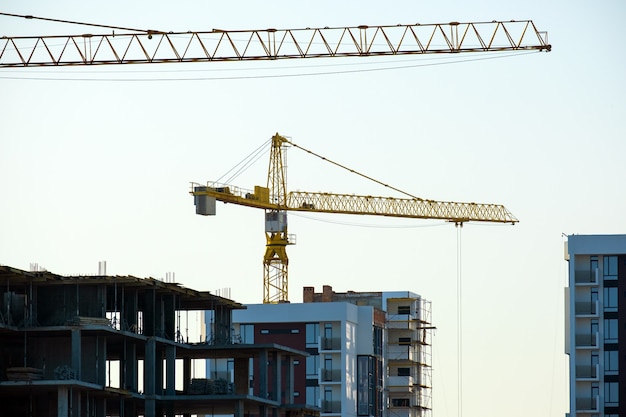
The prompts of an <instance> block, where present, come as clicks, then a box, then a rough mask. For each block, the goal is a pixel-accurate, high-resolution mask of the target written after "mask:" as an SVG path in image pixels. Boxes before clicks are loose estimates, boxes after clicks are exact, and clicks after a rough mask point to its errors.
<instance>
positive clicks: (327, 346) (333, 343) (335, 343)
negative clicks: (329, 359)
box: [321, 337, 341, 350]
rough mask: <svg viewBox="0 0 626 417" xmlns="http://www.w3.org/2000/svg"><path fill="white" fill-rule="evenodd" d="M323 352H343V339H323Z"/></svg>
mask: <svg viewBox="0 0 626 417" xmlns="http://www.w3.org/2000/svg"><path fill="white" fill-rule="evenodd" d="M321 350H341V338H339V337H322V349H321Z"/></svg>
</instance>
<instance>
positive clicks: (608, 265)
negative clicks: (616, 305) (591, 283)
mask: <svg viewBox="0 0 626 417" xmlns="http://www.w3.org/2000/svg"><path fill="white" fill-rule="evenodd" d="M604 279H606V280H614V279H617V256H605V257H604Z"/></svg>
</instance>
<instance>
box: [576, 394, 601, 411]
mask: <svg viewBox="0 0 626 417" xmlns="http://www.w3.org/2000/svg"><path fill="white" fill-rule="evenodd" d="M598 403H599V401H598V396H594V397H578V398H576V413H598V412H599V410H598Z"/></svg>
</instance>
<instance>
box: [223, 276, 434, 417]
mask: <svg viewBox="0 0 626 417" xmlns="http://www.w3.org/2000/svg"><path fill="white" fill-rule="evenodd" d="M233 323H234V327H235V332H237V333H239V335H240V337H241V341H242V343H278V344H280V345H284V346H290V347H292V348H294V349H298V350H305V351H306V352H307V353H308V354H309V356H308V357H301V358H299V357H296V358H295V364H296V365H295V367H294V373H295V374H294V379H295V383H294V390H295V391H294V401H295V402H296V403H298V404H302V405H303V406H306V407H313V406H317V407H319V408H320V409H321V415H322V416H327V417H331V416H337V417H339V416H342V417H352V416H386V417H392V416H393V417H396V416H397V417H417V416H427V415H430V413H431V409H432V401H431V398H432V393H431V387H432V372H431V333H432V332H431V329H433V327H432V325H431V306H430V302H429V301H426V300H424V299H422V298H421V297H420V296H419V295H417V294H415V293H412V292H406V291H402V292H353V291H350V292H347V293H336V292H334V291H333V290H332V287H330V286H324V287H323V292H322V293H315V290H314V288H313V287H305V288H304V290H303V303H279V304H256V305H247V309H245V310H237V311H234V312H233ZM255 369H256V367H255ZM252 378H253V379H254V378H255V377H254V376H253V377H252ZM251 386H254V382H253V383H252V384H251Z"/></svg>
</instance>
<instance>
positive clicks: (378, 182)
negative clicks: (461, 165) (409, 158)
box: [287, 140, 424, 201]
mask: <svg viewBox="0 0 626 417" xmlns="http://www.w3.org/2000/svg"><path fill="white" fill-rule="evenodd" d="M287 143H289V144H290V145H291V146H294V147H296V148H300V149H302V150H303V151H305V152H308V153H309V154H311V155H313V156H316V157H318V158H320V159H322V160H324V161H326V162H330V163H331V164H333V165H336V166H338V167H339V168H343V169H345V170H346V171H350V172H352V173H353V174H356V175H359V176H361V177H363V178H365V179H368V180H370V181H373V182H375V183H377V184H380V185H382V186H384V187H387V188H391V189H392V190H394V191H397V192H399V193H401V194H404V195H406V196H409V197H411V198H413V199H415V200H419V201H424V199H423V198H420V197H416V196H414V195H413V194H409V193H407V192H406V191H402V190H400V189H398V188H396V187H393V186H391V185H389V184H385V183H384V182H382V181H378V180H377V179H375V178H372V177H369V176H367V175H365V174H361V173H360V172H358V171H355V170H353V169H352V168H348V167H346V166H344V165H341V164H340V163H338V162H335V161H332V160H330V159H328V158H325V157H323V156H321V155H318V154H316V153H315V152H313V151H310V150H308V149H305V148H303V147H302V146H300V145H296V144H295V143H293V142H291V141H290V140H287Z"/></svg>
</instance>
